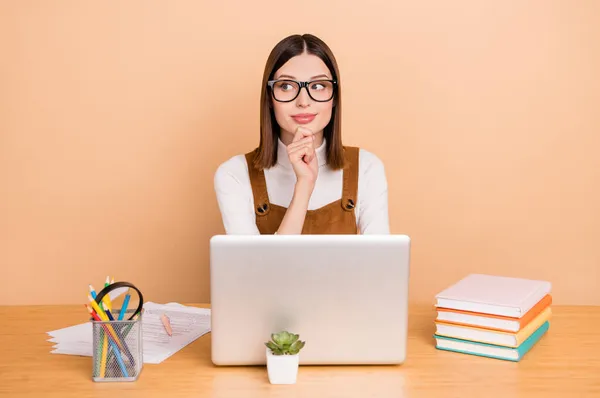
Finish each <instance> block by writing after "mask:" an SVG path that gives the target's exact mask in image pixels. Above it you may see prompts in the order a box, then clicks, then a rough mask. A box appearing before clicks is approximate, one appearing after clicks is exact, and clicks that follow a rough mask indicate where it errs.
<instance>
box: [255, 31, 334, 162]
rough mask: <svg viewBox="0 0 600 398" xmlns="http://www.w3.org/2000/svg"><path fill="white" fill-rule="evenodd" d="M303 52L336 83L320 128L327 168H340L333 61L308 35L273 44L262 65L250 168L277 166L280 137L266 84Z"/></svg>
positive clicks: (331, 55) (332, 57)
mask: <svg viewBox="0 0 600 398" xmlns="http://www.w3.org/2000/svg"><path fill="white" fill-rule="evenodd" d="M304 51H306V52H307V53H308V54H311V55H316V56H317V57H319V58H320V59H321V60H322V61H323V62H324V63H325V65H326V66H327V68H329V70H330V71H331V73H332V75H333V76H332V79H333V80H336V81H337V85H336V90H335V94H334V97H333V99H332V101H334V103H333V109H332V113H331V120H330V121H329V123H328V124H327V126H325V128H324V129H323V137H324V138H325V140H326V143H327V144H326V148H325V150H326V154H327V163H328V165H329V166H330V167H331V168H332V169H334V170H338V169H341V168H343V167H344V149H343V147H342V135H341V122H342V115H341V111H342V101H341V85H340V73H339V69H338V66H337V62H336V60H335V57H334V56H333V53H332V51H331V49H330V48H329V47H328V46H327V44H325V43H324V42H323V41H322V40H321V39H319V38H318V37H316V36H313V35H311V34H303V35H292V36H288V37H286V38H285V39H283V40H281V41H280V42H279V43H277V45H276V46H275V47H274V48H273V50H271V54H269V57H268V59H267V62H266V65H265V71H264V74H263V79H262V88H261V94H260V144H259V147H258V150H257V154H256V157H255V158H254V166H255V167H256V168H258V169H259V170H262V169H265V168H269V167H272V166H274V165H275V164H276V163H277V139H278V137H279V134H280V129H279V125H278V124H277V120H276V119H275V114H274V112H273V108H272V106H271V92H270V91H269V87H268V85H267V82H268V81H269V80H271V79H272V78H273V76H274V74H275V72H276V71H277V70H279V68H281V67H282V66H283V64H285V63H286V62H287V61H288V60H290V58H292V57H295V56H297V55H300V54H302V53H303V52H304Z"/></svg>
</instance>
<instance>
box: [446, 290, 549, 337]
mask: <svg viewBox="0 0 600 398" xmlns="http://www.w3.org/2000/svg"><path fill="white" fill-rule="evenodd" d="M551 304H552V296H551V295H550V294H547V295H546V296H544V297H543V298H542V299H541V300H540V301H538V302H537V304H535V305H534V306H533V307H532V308H531V309H530V310H529V311H527V313H526V314H525V315H523V316H522V317H521V318H514V317H508V316H501V315H492V314H483V313H479V312H473V311H463V310H455V309H452V308H443V307H437V318H436V321H438V322H444V323H448V324H454V325H463V326H475V327H478V328H482V329H490V330H499V331H508V332H518V331H520V330H522V329H523V328H524V327H526V326H527V325H528V324H529V323H530V322H531V321H532V320H533V319H535V318H536V317H537V316H538V315H539V314H541V313H542V312H543V311H544V310H545V309H546V308H548V307H549V306H550V305H551Z"/></svg>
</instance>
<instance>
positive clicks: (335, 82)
mask: <svg viewBox="0 0 600 398" xmlns="http://www.w3.org/2000/svg"><path fill="white" fill-rule="evenodd" d="M278 82H291V83H296V84H297V85H298V86H299V89H298V92H297V93H296V96H294V98H292V99H290V100H287V101H282V100H278V99H277V98H275V93H274V92H273V85H274V84H275V83H278ZM318 82H329V83H331V84H332V85H333V90H332V91H331V97H329V98H328V99H326V100H318V99H315V98H314V97H313V96H312V95H310V90H309V89H308V85H309V84H311V83H318ZM267 85H268V86H269V88H270V89H271V96H272V97H273V99H274V100H275V101H277V102H292V101H293V100H295V99H296V98H298V96H299V95H300V91H302V87H306V92H307V93H308V96H309V97H310V98H311V99H312V100H313V101H316V102H329V101H331V100H332V99H333V97H334V96H335V93H336V90H337V80H333V79H317V80H311V81H308V82H299V81H297V80H292V79H277V80H269V81H268V82H267Z"/></svg>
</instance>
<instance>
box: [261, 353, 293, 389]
mask: <svg viewBox="0 0 600 398" xmlns="http://www.w3.org/2000/svg"><path fill="white" fill-rule="evenodd" d="M299 364H300V354H296V355H273V353H272V352H271V350H270V349H268V348H267V373H268V375H269V382H270V383H271V384H295V383H296V378H297V376H298V365H299Z"/></svg>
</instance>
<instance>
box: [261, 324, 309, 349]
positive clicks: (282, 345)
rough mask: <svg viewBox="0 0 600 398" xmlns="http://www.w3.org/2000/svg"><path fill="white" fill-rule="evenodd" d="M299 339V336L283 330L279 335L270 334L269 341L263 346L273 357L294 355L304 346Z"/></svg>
mask: <svg viewBox="0 0 600 398" xmlns="http://www.w3.org/2000/svg"><path fill="white" fill-rule="evenodd" d="M299 338H300V336H299V335H297V334H293V333H289V332H287V331H285V330H283V331H281V332H279V333H273V334H271V341H267V342H266V343H265V345H266V346H267V347H268V348H269V349H270V350H271V352H272V353H273V354H274V355H296V354H298V352H300V350H301V349H302V347H304V344H305V342H304V341H300V340H299Z"/></svg>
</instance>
